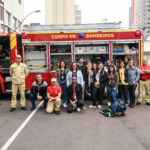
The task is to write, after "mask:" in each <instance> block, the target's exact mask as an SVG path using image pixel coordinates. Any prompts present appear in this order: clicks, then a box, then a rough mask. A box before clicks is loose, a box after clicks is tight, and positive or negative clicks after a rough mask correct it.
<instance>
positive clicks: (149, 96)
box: [136, 59, 150, 105]
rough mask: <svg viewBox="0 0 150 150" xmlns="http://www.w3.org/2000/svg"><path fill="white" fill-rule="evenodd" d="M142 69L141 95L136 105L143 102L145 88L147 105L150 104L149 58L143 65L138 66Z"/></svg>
mask: <svg viewBox="0 0 150 150" xmlns="http://www.w3.org/2000/svg"><path fill="white" fill-rule="evenodd" d="M138 68H139V70H140V80H139V96H138V102H137V103H136V105H140V104H141V103H142V96H143V91H144V90H145V102H146V105H150V66H148V65H147V59H144V60H143V65H141V66H139V67H138Z"/></svg>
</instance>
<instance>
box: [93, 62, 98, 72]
mask: <svg viewBox="0 0 150 150" xmlns="http://www.w3.org/2000/svg"><path fill="white" fill-rule="evenodd" d="M93 65H96V70H97V68H98V67H97V63H93V64H92V71H94V69H93Z"/></svg>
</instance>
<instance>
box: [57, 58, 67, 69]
mask: <svg viewBox="0 0 150 150" xmlns="http://www.w3.org/2000/svg"><path fill="white" fill-rule="evenodd" d="M62 62H64V64H65V67H64V68H65V69H66V68H67V66H66V62H65V60H61V61H60V67H59V68H60V69H61V63H62Z"/></svg>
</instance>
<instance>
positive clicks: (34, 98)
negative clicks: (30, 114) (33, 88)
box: [30, 94, 48, 108]
mask: <svg viewBox="0 0 150 150" xmlns="http://www.w3.org/2000/svg"><path fill="white" fill-rule="evenodd" d="M30 100H31V103H32V108H35V100H36V97H35V96H34V95H33V94H30ZM43 100H44V104H43V106H44V108H46V104H47V101H48V99H47V96H45V97H44V98H43Z"/></svg>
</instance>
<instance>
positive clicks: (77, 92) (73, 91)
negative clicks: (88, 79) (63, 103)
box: [67, 76, 84, 113]
mask: <svg viewBox="0 0 150 150" xmlns="http://www.w3.org/2000/svg"><path fill="white" fill-rule="evenodd" d="M67 91H68V92H67V100H68V108H67V109H68V113H72V112H73V110H77V112H80V108H82V107H83V106H84V101H83V99H82V86H81V85H80V84H78V83H77V77H76V76H73V77H72V84H71V85H70V86H69V87H68V89H67Z"/></svg>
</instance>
